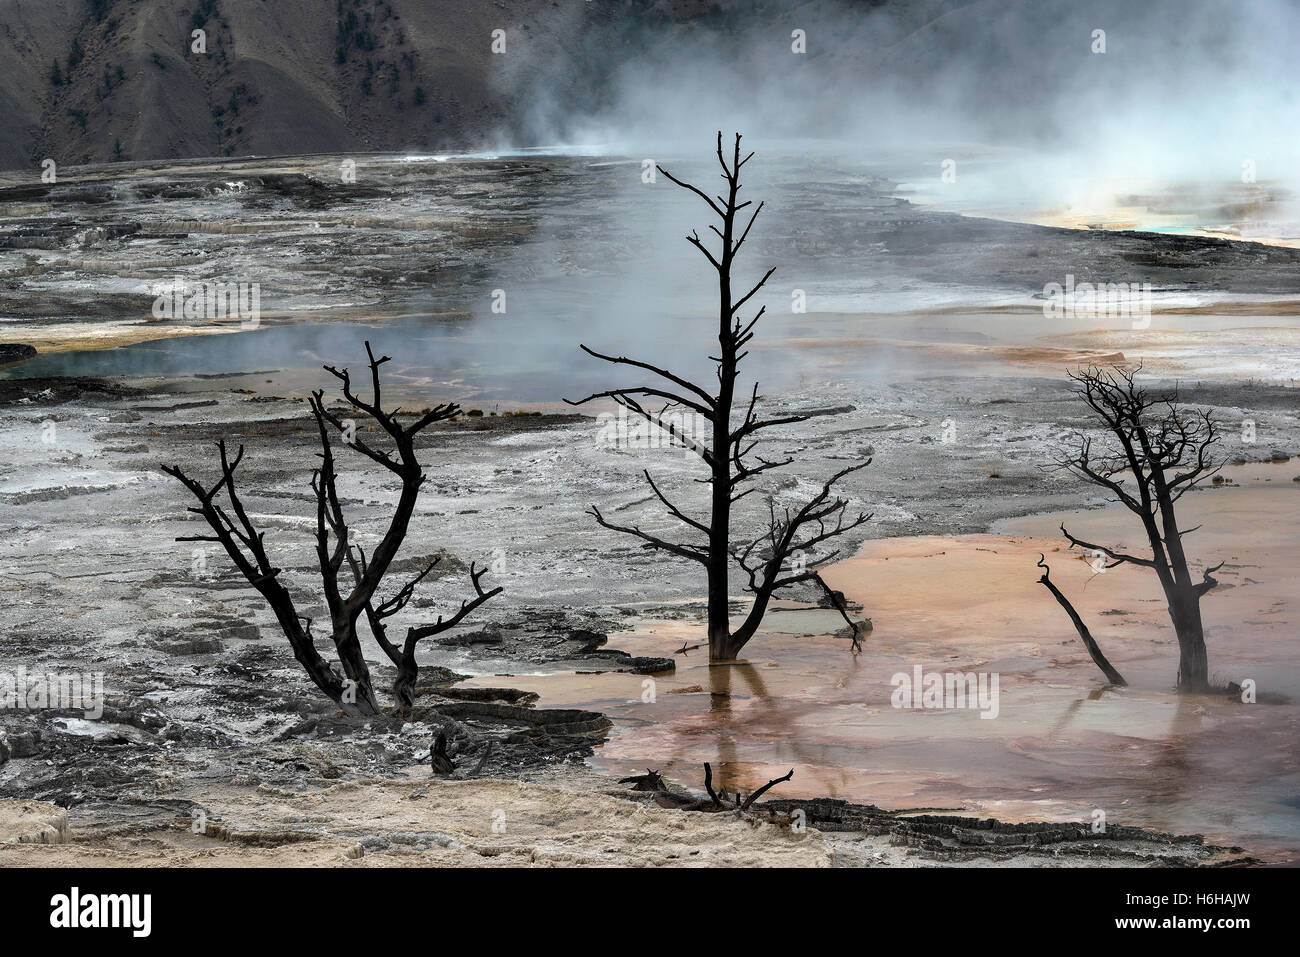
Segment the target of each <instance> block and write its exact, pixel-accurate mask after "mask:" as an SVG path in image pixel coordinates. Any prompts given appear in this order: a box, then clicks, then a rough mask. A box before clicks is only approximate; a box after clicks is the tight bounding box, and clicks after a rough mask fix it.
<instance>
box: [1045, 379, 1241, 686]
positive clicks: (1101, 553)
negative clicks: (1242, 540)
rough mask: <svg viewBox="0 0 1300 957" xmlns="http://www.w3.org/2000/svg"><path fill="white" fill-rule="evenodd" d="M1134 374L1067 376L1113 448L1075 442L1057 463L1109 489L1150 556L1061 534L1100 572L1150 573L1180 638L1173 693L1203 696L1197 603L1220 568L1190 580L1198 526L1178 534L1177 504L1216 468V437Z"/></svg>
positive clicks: (1195, 414) (1207, 423)
mask: <svg viewBox="0 0 1300 957" xmlns="http://www.w3.org/2000/svg"><path fill="white" fill-rule="evenodd" d="M1140 371H1141V366H1138V367H1137V368H1136V369H1132V370H1129V369H1125V368H1123V367H1120V366H1115V367H1113V368H1112V369H1110V370H1102V369H1097V368H1089V369H1087V370H1081V371H1079V372H1077V373H1072V374H1071V378H1073V379H1074V380H1075V381H1076V382H1078V383H1079V386H1080V388H1079V395H1080V396H1081V397H1082V398H1083V400H1084V401H1085V402H1086V403H1087V404H1088V406H1089V408H1091V409H1092V411H1093V412H1094V413H1096V415H1097V416H1098V417H1099V418H1100V419H1101V420H1102V422H1103V423H1104V424H1105V426H1106V430H1107V432H1108V433H1109V435H1110V438H1111V439H1113V442H1111V443H1109V444H1108V445H1105V446H1103V447H1101V448H1094V445H1093V442H1092V440H1091V439H1090V438H1087V437H1081V438H1080V441H1079V445H1078V447H1077V448H1076V449H1075V450H1073V451H1072V452H1071V453H1070V454H1069V455H1068V456H1066V457H1064V458H1063V459H1061V461H1060V462H1059V465H1060V466H1061V467H1063V468H1066V469H1068V470H1070V471H1072V472H1074V473H1075V474H1077V475H1081V476H1082V477H1084V478H1086V479H1087V480H1088V481H1090V482H1093V483H1094V484H1096V485H1099V486H1101V487H1103V488H1105V489H1107V490H1109V491H1110V492H1111V493H1112V494H1113V495H1114V496H1115V498H1116V499H1117V500H1118V501H1119V502H1120V503H1122V504H1123V505H1124V506H1125V507H1126V508H1128V509H1129V511H1131V512H1133V513H1134V514H1135V515H1136V516H1137V517H1138V519H1139V520H1140V521H1141V523H1142V529H1143V532H1144V533H1145V536H1146V540H1147V544H1148V546H1149V547H1150V549H1151V557H1149V558H1148V557H1146V556H1144V555H1132V554H1126V553H1123V552H1119V551H1117V550H1115V549H1113V548H1110V547H1107V546H1105V545H1098V544H1095V543H1093V542H1086V541H1083V540H1082V539H1079V538H1076V537H1075V536H1073V535H1071V534H1070V533H1069V531H1067V530H1066V528H1065V525H1064V524H1062V525H1061V533H1062V534H1063V535H1065V537H1066V538H1067V539H1068V540H1069V542H1070V544H1071V546H1078V547H1079V548H1083V549H1086V550H1088V551H1090V552H1092V553H1093V554H1094V555H1095V556H1097V558H1099V559H1101V560H1102V562H1103V564H1102V565H1101V567H1100V569H1099V570H1105V569H1109V568H1114V567H1116V566H1117V565H1123V564H1125V563H1128V564H1132V565H1140V566H1142V567H1143V568H1150V569H1152V570H1153V571H1154V572H1155V573H1156V576H1157V578H1158V579H1159V581H1160V587H1161V589H1162V590H1163V591H1164V594H1165V601H1166V604H1167V607H1168V610H1169V620H1170V622H1171V623H1172V624H1173V626H1174V632H1175V634H1176V635H1177V636H1178V648H1179V663H1178V687H1179V688H1180V689H1181V690H1184V691H1194V692H1198V691H1206V690H1208V689H1209V657H1208V655H1207V653H1206V649H1205V628H1204V625H1203V624H1202V621H1201V597H1202V596H1203V595H1205V593H1206V592H1208V591H1209V590H1210V589H1211V588H1213V587H1214V586H1215V585H1217V584H1218V581H1217V580H1216V579H1215V578H1214V577H1213V573H1214V572H1215V571H1217V570H1218V569H1220V568H1222V567H1223V563H1222V562H1220V563H1219V564H1218V565H1215V566H1213V567H1211V568H1206V569H1204V570H1203V571H1202V572H1201V580H1200V581H1195V580H1194V579H1193V577H1192V573H1191V570H1190V568H1189V566H1188V560H1187V554H1186V552H1185V550H1184V549H1183V536H1185V535H1188V534H1190V533H1192V532H1194V531H1196V528H1187V529H1181V528H1179V526H1178V519H1177V516H1176V514H1175V506H1176V504H1177V502H1178V500H1179V499H1181V498H1182V497H1183V495H1185V494H1186V493H1187V492H1188V491H1190V490H1191V489H1193V488H1196V487H1197V486H1198V485H1200V484H1201V483H1203V482H1205V481H1206V480H1207V479H1209V478H1210V477H1211V476H1213V475H1214V474H1215V473H1217V472H1218V471H1219V469H1220V468H1221V467H1222V465H1221V464H1216V463H1215V462H1214V461H1213V457H1212V453H1213V447H1214V445H1215V444H1216V443H1217V442H1218V441H1219V431H1218V427H1217V424H1216V423H1215V421H1214V419H1213V418H1212V417H1211V416H1210V415H1209V413H1207V412H1202V411H1197V410H1191V409H1188V408H1187V407H1185V406H1183V405H1182V404H1181V403H1180V401H1179V396H1178V392H1177V390H1176V389H1175V390H1172V391H1169V392H1166V393H1161V394H1152V393H1149V392H1148V391H1147V390H1145V389H1143V388H1142V387H1141V386H1139V385H1138V384H1137V382H1136V381H1135V377H1136V375H1137V374H1138V372H1140ZM1128 478H1131V479H1132V480H1133V485H1132V487H1131V488H1126V487H1125V484H1124V483H1125V482H1126V480H1127V479H1128ZM1197 527H1199V526H1197Z"/></svg>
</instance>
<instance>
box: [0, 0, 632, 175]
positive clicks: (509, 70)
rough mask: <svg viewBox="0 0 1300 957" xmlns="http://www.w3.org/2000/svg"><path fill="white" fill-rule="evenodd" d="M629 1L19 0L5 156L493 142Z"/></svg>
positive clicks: (12, 4) (0, 136)
mask: <svg viewBox="0 0 1300 957" xmlns="http://www.w3.org/2000/svg"><path fill="white" fill-rule="evenodd" d="M624 5H625V4H617V3H608V2H606V3H602V4H585V3H580V2H579V3H570V2H565V3H559V2H551V0H510V2H509V3H504V2H491V0H474V2H467V0H4V2H3V3H0V11H3V12H0V77H3V79H2V80H0V167H3V168H11V169H12V168H21V167H26V166H36V165H39V162H40V160H41V159H42V158H44V157H52V158H54V159H55V161H56V162H58V163H59V164H60V165H63V164H70V163H83V162H103V161H112V160H118V159H122V160H127V159H153V158H173V157H187V156H220V155H245V154H250V153H252V154H263V155H265V154H276V153H290V152H292V153H309V152H316V151H333V150H376V149H377V150H389V149H405V148H416V149H445V148H449V147H465V146H473V145H478V144H481V143H482V142H484V141H485V138H487V137H489V136H490V135H491V134H492V133H493V131H495V130H497V129H498V128H500V126H501V124H502V123H503V122H504V121H507V120H508V119H509V116H510V112H511V107H512V104H515V103H517V102H518V99H519V97H518V91H519V89H520V88H521V87H522V88H524V89H526V88H527V84H528V75H527V72H528V71H527V68H526V67H525V64H526V63H528V62H530V61H532V60H534V59H536V58H538V57H539V56H540V57H541V58H542V59H544V60H547V61H552V60H554V59H555V58H556V57H557V56H562V55H563V51H564V49H565V47H566V46H571V45H572V44H571V43H569V40H570V39H571V38H572V36H574V35H575V34H576V33H580V32H582V31H583V30H585V29H587V28H588V27H589V26H590V25H591V24H592V23H595V24H600V23H607V22H609V20H610V17H611V16H615V15H616V14H617V13H618V8H619V7H620V6H624ZM195 30H202V31H204V41H205V42H204V44H203V46H204V47H205V52H202V53H199V52H195V49H196V43H195V40H194V38H193V31H195ZM495 30H504V31H505V34H504V36H505V50H504V52H503V53H494V52H493V50H492V44H493V31H495Z"/></svg>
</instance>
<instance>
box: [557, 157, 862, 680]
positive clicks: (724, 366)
mask: <svg viewBox="0 0 1300 957" xmlns="http://www.w3.org/2000/svg"><path fill="white" fill-rule="evenodd" d="M753 155H754V154H753V153H750V154H749V155H747V156H745V157H744V158H742V157H741V155H740V134H739V133H738V134H736V139H735V144H734V146H733V149H732V151H731V156H730V159H728V156H727V154H726V153H725V152H724V151H723V148H722V133H721V132H719V133H718V140H717V158H718V164H719V166H721V168H722V173H721V175H722V179H723V180H724V181H725V183H726V186H725V188H724V189H723V191H722V193H721V194H719V195H716V196H710V195H709V194H708V193H706V192H705V191H704V190H702V189H700V188H699V187H697V186H694V185H692V184H690V183H687V182H684V181H682V180H680V179H678V178H677V177H675V176H673V175H672V174H671V173H669V172H668V171H667V170H666V169H664V168H663V167H658V169H659V172H661V173H662V174H663V175H664V176H665V177H666V178H667V179H668V180H670V181H671V182H673V183H675V184H676V185H678V186H680V187H682V188H683V189H686V190H689V191H690V192H692V193H694V194H695V195H696V196H698V197H699V198H700V199H702V200H703V201H704V202H705V203H706V204H707V205H708V207H709V209H710V210H711V211H712V212H713V214H714V215H715V216H716V217H717V218H718V220H719V223H720V225H715V224H710V226H709V228H710V229H711V230H712V231H713V232H714V233H715V234H716V235H717V237H718V239H719V240H720V241H721V244H720V246H719V247H718V251H717V253H716V254H715V253H714V252H713V251H712V250H711V249H710V248H709V247H708V246H707V245H706V244H705V243H704V241H703V240H701V239H700V235H699V232H698V231H696V230H693V231H692V232H691V234H690V235H689V236H687V237H686V239H687V241H688V242H689V243H690V244H691V245H693V246H694V247H695V248H696V249H698V250H699V251H700V253H701V254H702V255H703V256H704V258H705V259H707V260H708V262H709V264H710V265H711V266H712V267H713V269H714V271H715V272H716V274H717V282H718V354H717V355H716V356H710V358H711V359H712V360H713V361H714V363H715V364H716V373H717V386H716V390H714V391H711V390H710V389H706V388H705V387H703V386H701V385H699V384H697V383H694V382H691V381H689V380H687V379H685V378H682V377H681V376H678V375H674V374H673V373H672V372H670V371H669V370H667V369H663V368H658V367H656V366H654V365H651V364H649V363H647V362H641V361H639V360H635V359H629V358H628V357H626V356H615V355H608V354H605V353H600V352H596V351H595V350H593V349H590V348H588V347H587V346H586V345H583V346H582V349H583V351H585V352H586V353H587V354H588V355H591V356H594V357H595V358H597V359H603V360H605V361H606V362H611V363H614V364H616V365H625V366H631V367H633V368H636V369H641V370H644V371H646V372H650V373H652V374H654V375H655V376H657V377H658V378H659V379H660V380H661V381H660V382H658V383H655V384H652V385H645V386H637V387H633V388H626V389H611V390H609V391H606V392H597V393H593V394H592V395H589V396H587V397H586V398H583V399H579V400H577V401H571V402H569V404H570V405H582V404H584V403H587V402H591V401H593V400H597V399H609V400H612V401H614V402H615V403H617V404H618V405H620V406H622V407H623V408H624V409H627V410H628V411H629V412H631V413H633V414H634V415H637V416H640V417H642V418H644V419H645V420H646V421H647V422H649V423H650V424H651V425H652V426H654V427H656V428H658V429H659V430H661V431H662V432H663V433H664V434H665V435H667V436H668V438H669V441H670V444H676V445H680V446H682V447H685V448H687V449H690V450H691V451H692V452H694V453H695V454H696V455H697V456H699V458H700V460H701V461H702V462H703V463H704V465H705V466H706V467H707V468H708V470H709V478H708V483H709V484H710V486H711V488H710V503H709V515H708V518H707V520H705V519H698V518H695V517H693V516H691V515H688V514H687V513H686V512H685V511H684V510H683V509H681V508H679V507H678V506H677V505H676V504H674V503H673V502H671V501H670V500H669V499H668V497H667V496H666V495H664V493H663V492H662V491H661V490H660V488H659V486H658V485H657V484H656V483H655V481H654V479H653V478H651V476H650V473H649V472H648V471H647V472H646V473H645V478H646V482H647V483H648V484H649V486H650V489H651V491H652V492H653V493H654V496H655V497H656V498H657V499H658V500H659V502H660V503H661V504H662V505H663V506H664V508H665V509H667V511H668V514H669V515H671V516H672V517H673V518H675V519H676V520H677V521H678V522H680V523H681V524H683V525H685V526H686V528H687V534H688V535H689V536H691V537H693V539H694V540H693V541H685V542H672V541H669V540H667V539H665V538H662V537H660V536H658V535H654V534H651V533H650V532H646V531H644V530H643V529H641V528H640V527H637V526H628V525H619V524H616V523H613V522H610V521H608V520H607V519H606V518H605V516H604V515H603V514H602V513H601V511H600V509H598V508H597V507H596V506H594V505H593V506H592V507H591V514H592V515H593V516H594V517H595V519H596V521H597V522H599V523H600V524H601V525H602V526H603V527H605V528H608V529H612V530H614V531H618V532H623V533H625V534H628V535H632V536H635V537H636V538H639V539H641V540H642V542H644V547H646V548H651V549H656V550H659V551H663V552H666V553H667V554H670V555H675V556H677V557H679V558H685V559H689V560H691V561H695V562H699V563H700V564H701V565H703V566H704V569H705V575H706V579H707V587H708V635H709V658H710V660H711V661H732V660H734V659H735V658H736V656H737V655H738V654H739V653H740V650H741V649H742V648H743V647H744V646H745V644H746V643H747V642H748V641H749V640H750V638H752V637H753V636H754V633H755V632H756V631H757V630H758V627H759V625H760V624H761V622H762V620H763V616H764V614H765V613H766V611H767V606H768V603H769V602H770V601H771V598H772V595H773V593H774V592H776V591H777V590H778V589H780V588H783V587H786V586H788V585H792V584H794V583H796V582H802V581H808V580H810V579H812V578H813V577H815V575H816V570H817V568H819V567H820V566H822V565H824V564H826V563H827V562H829V561H831V560H832V559H833V558H834V557H835V556H836V555H838V552H837V551H832V552H830V553H828V554H820V555H818V554H817V549H818V547H819V546H820V545H822V544H823V543H824V542H826V541H827V540H829V539H831V538H833V537H835V536H837V535H840V534H842V533H844V532H847V531H849V530H850V529H853V528H856V527H857V526H858V525H861V524H862V523H863V522H865V521H867V520H868V519H869V518H870V517H871V516H869V515H865V514H861V513H859V514H858V516H857V517H856V518H854V519H848V520H846V512H845V509H846V507H847V505H848V503H847V501H846V500H844V499H841V498H838V497H836V496H834V495H833V494H832V491H831V490H832V488H833V486H834V485H835V483H836V482H838V481H839V480H840V479H842V478H843V477H844V476H846V475H848V474H849V473H851V472H856V471H857V470H858V469H861V468H865V467H866V466H867V465H869V464H871V460H870V459H867V460H866V461H865V462H862V463H860V464H858V465H854V466H850V467H849V468H845V469H842V470H840V471H839V472H837V473H835V474H834V475H833V476H831V478H830V479H828V480H827V481H826V483H825V484H824V485H823V486H822V489H821V491H820V492H819V493H818V494H817V495H815V496H814V497H813V498H812V499H811V500H810V501H808V502H806V503H804V504H803V505H802V506H800V507H797V508H782V509H779V510H778V508H777V507H776V505H775V504H774V503H770V515H769V523H768V529H767V532H766V533H765V534H764V535H762V536H760V537H758V538H757V539H755V540H753V541H749V542H741V543H737V542H733V534H732V514H731V510H732V507H733V506H734V505H735V504H736V503H737V502H738V501H740V499H741V498H743V497H744V496H746V495H748V494H749V493H750V492H753V491H755V490H756V488H757V486H753V485H750V486H749V487H748V488H744V487H742V486H744V484H745V483H748V482H751V481H752V480H753V479H755V478H756V477H757V476H759V475H761V474H762V473H764V472H766V471H768V470H770V469H775V468H780V467H782V466H785V465H789V464H790V463H791V462H793V461H794V460H793V459H792V458H785V459H765V458H763V457H762V456H760V455H757V454H754V449H755V447H756V446H757V445H758V440H757V439H756V438H755V437H756V436H757V435H758V434H759V433H760V432H762V431H763V430H765V429H770V428H773V427H775V426H783V425H792V424H795V423H798V422H803V421H805V420H806V419H808V418H809V417H810V416H808V415H788V416H781V417H776V418H767V419H762V418H759V416H758V414H757V411H756V410H757V405H758V398H759V396H758V383H757V382H755V383H754V386H753V390H752V391H751V393H750V395H749V398H748V400H747V401H746V400H742V405H743V407H744V408H745V412H744V415H743V417H742V419H741V421H740V423H739V424H738V425H734V426H733V419H734V417H735V416H734V412H735V409H734V405H735V402H736V383H737V378H738V370H739V366H740V363H741V360H743V359H744V358H745V356H746V355H748V352H747V351H745V346H746V345H747V344H748V343H749V341H750V340H751V339H753V337H754V327H755V326H756V325H757V323H758V320H759V319H760V318H761V317H762V315H763V313H764V311H765V308H766V307H764V308H760V309H759V310H758V312H757V313H756V314H755V315H754V317H753V318H752V319H750V320H749V321H748V322H745V321H743V320H742V319H741V318H739V313H740V310H741V309H742V307H744V305H745V304H746V303H747V302H749V300H750V299H752V298H753V297H754V295H755V294H756V293H757V292H758V291H759V290H760V289H762V288H763V286H764V285H766V283H767V281H768V279H769V278H771V276H772V273H773V272H775V271H776V267H772V268H771V269H768V270H767V272H766V273H764V274H763V277H762V278H761V279H759V280H758V282H757V283H755V284H754V285H753V286H751V287H750V288H749V289H748V291H747V292H745V293H744V294H743V295H741V296H739V297H736V296H735V293H734V292H733V288H732V268H733V265H734V263H735V260H736V256H737V254H738V253H739V252H740V250H741V247H742V246H744V244H745V240H746V239H747V238H748V237H749V231H750V229H751V228H752V227H753V225H754V221H755V220H756V219H757V218H758V214H759V212H760V211H762V209H763V204H762V203H759V204H758V206H757V207H755V209H754V211H753V213H751V214H750V216H749V218H748V221H746V222H745V223H744V225H743V227H742V226H741V225H740V224H741V220H740V219H739V218H738V214H739V213H740V211H741V210H743V209H745V208H746V207H748V206H750V205H752V203H751V202H750V201H745V202H741V201H740V200H739V193H740V190H741V188H742V187H741V182H740V170H741V168H742V167H743V166H744V165H745V164H746V163H748V162H749V160H750V159H752V158H753ZM741 394H742V395H743V393H741ZM566 401H569V400H566ZM659 401H662V402H663V403H664V405H663V406H662V407H661V408H659V409H657V410H656V409H654V408H649V407H647V406H649V404H650V403H651V402H659ZM678 410H689V411H690V412H694V413H696V414H698V415H699V416H702V417H703V418H704V420H706V421H707V422H708V423H709V425H710V432H711V434H710V437H709V438H708V439H704V438H701V437H696V436H692V435H690V434H688V432H687V430H685V429H683V428H682V427H680V426H679V425H677V424H676V423H674V422H672V421H670V420H669V418H667V416H669V415H670V414H674V413H675V412H676V411H678ZM751 456H752V458H751ZM800 553H802V554H804V555H807V556H809V558H807V559H806V560H804V561H802V562H799V563H793V564H792V562H791V556H793V555H796V554H800ZM733 563H734V564H737V565H739V566H740V568H741V570H742V571H743V572H744V573H745V574H746V575H747V576H748V583H747V585H746V588H747V589H748V590H749V591H750V592H751V593H752V594H753V596H754V598H753V604H752V605H751V607H750V611H749V613H748V614H747V615H746V617H745V620H744V621H743V622H742V623H741V625H740V627H738V628H736V629H734V630H733V629H732V627H731V619H730V614H729V609H728V603H729V600H730V581H729V574H730V571H731V566H732V564H733Z"/></svg>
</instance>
